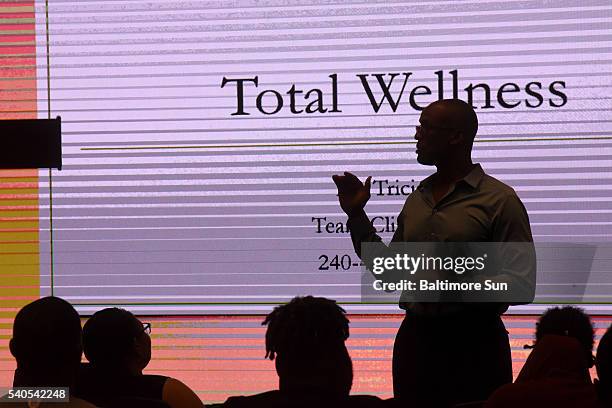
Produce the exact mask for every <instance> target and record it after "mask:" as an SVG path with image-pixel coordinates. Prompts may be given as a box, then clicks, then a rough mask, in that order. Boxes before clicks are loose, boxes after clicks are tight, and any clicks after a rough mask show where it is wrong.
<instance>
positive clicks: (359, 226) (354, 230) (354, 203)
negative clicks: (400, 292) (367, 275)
mask: <svg viewBox="0 0 612 408" xmlns="http://www.w3.org/2000/svg"><path fill="white" fill-rule="evenodd" d="M332 178H333V180H334V183H336V186H337V187H338V200H339V202H340V207H341V208H342V210H344V212H345V213H346V214H347V215H348V222H347V226H348V228H349V230H350V232H351V240H352V241H353V247H354V249H355V253H356V254H357V256H359V258H361V260H362V261H363V263H364V264H365V266H366V267H367V268H368V270H370V271H372V265H373V258H374V257H384V256H388V255H390V253H391V251H390V250H389V248H388V247H387V246H386V245H385V244H384V243H383V242H382V239H381V238H380V236H378V234H377V233H376V229H375V228H374V227H373V226H372V223H371V221H370V219H369V217H368V215H367V214H366V212H365V209H364V207H365V205H366V203H367V202H368V200H369V199H370V186H371V180H372V177H371V176H370V177H368V178H367V179H366V181H365V183H361V181H360V180H359V179H358V178H357V176H355V175H354V174H351V173H348V172H345V173H344V175H343V176H338V175H336V176H333V177H332ZM403 217H404V216H403V212H402V213H400V215H399V217H398V227H397V230H396V231H395V234H394V235H393V239H392V240H391V241H392V242H395V241H401V238H402V236H403V228H404V226H403V223H404V222H403ZM368 242H371V243H378V244H379V245H377V246H376V250H375V251H373V253H371V254H368V255H369V259H367V258H364V256H363V254H362V244H363V243H368ZM377 277H378V278H383V277H382V276H377ZM384 278H388V276H385V277H384ZM384 278H383V279H384ZM396 278H397V277H396Z"/></svg>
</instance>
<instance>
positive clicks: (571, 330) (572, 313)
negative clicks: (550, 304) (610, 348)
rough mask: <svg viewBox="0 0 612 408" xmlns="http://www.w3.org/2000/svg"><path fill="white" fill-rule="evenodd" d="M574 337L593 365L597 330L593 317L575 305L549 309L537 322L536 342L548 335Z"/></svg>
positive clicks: (589, 364) (589, 363) (588, 362)
mask: <svg viewBox="0 0 612 408" xmlns="http://www.w3.org/2000/svg"><path fill="white" fill-rule="evenodd" d="M550 334H554V335H559V336H569V337H573V338H575V339H576V340H578V342H579V343H580V345H581V346H582V350H583V351H584V356H585V358H586V361H587V364H588V367H592V366H593V363H594V361H593V344H594V342H595V330H594V329H593V323H592V322H591V318H590V317H589V316H588V315H587V314H586V313H584V311H583V310H582V309H580V308H577V307H574V306H564V307H561V308H559V307H554V308H551V309H548V310H547V311H546V312H545V313H544V314H543V315H542V317H540V320H539V321H538V322H537V323H536V334H535V336H536V344H537V343H538V341H540V340H541V339H542V338H543V337H544V336H546V335H550Z"/></svg>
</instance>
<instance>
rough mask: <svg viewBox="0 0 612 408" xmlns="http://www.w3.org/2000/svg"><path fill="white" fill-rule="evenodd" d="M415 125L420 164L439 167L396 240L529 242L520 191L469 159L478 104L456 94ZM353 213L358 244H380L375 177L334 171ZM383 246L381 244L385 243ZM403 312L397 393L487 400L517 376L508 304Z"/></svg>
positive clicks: (408, 210) (412, 202)
mask: <svg viewBox="0 0 612 408" xmlns="http://www.w3.org/2000/svg"><path fill="white" fill-rule="evenodd" d="M419 122H420V124H419V125H418V126H416V134H415V139H416V141H417V144H416V153H417V161H418V162H419V163H420V164H423V165H427V166H436V169H437V171H436V172H435V173H434V174H432V175H431V176H429V177H427V178H426V179H425V180H423V181H422V182H421V183H420V185H419V186H418V188H417V189H416V190H415V191H414V192H413V193H412V194H411V195H410V196H408V198H407V200H406V202H405V204H404V207H403V209H402V211H401V212H400V214H399V216H398V228H397V230H396V232H395V234H394V235H393V239H392V242H425V241H440V242H532V241H533V239H532V236H531V229H530V226H529V219H528V217H527V212H526V211H525V208H524V206H523V204H522V203H521V201H520V199H519V198H518V196H517V195H516V193H515V192H514V190H513V189H512V188H511V187H509V186H507V185H506V184H504V183H502V182H501V181H499V180H496V179H495V178H493V177H491V176H489V175H487V174H485V172H484V171H483V169H482V167H481V166H480V165H479V164H474V163H473V162H472V158H471V152H472V145H473V142H474V137H475V136H476V132H477V129H478V119H477V117H476V113H475V112H474V109H473V108H472V107H471V106H470V105H468V104H467V103H465V102H463V101H461V100H458V99H447V100H439V101H436V102H434V103H432V104H430V105H429V106H427V108H425V109H424V110H423V112H422V113H421V116H420V119H419ZM333 180H334V182H335V183H336V186H337V187H338V198H339V201H340V206H341V207H342V209H343V210H344V212H345V213H346V214H347V215H348V217H349V219H348V226H349V229H350V231H351V238H352V240H353V245H354V247H355V251H356V252H357V254H358V255H360V256H361V244H362V243H366V242H380V241H381V239H380V237H379V236H378V235H376V231H375V229H374V228H373V227H372V224H371V222H370V220H369V218H368V216H367V215H366V213H365V211H364V207H365V205H366V203H367V202H368V200H369V199H370V185H371V177H368V178H367V179H366V181H365V184H364V183H362V182H361V181H360V180H359V179H358V178H357V177H356V176H355V175H353V174H351V173H348V172H346V173H344V175H342V176H338V175H336V176H333ZM381 245H382V244H381ZM400 307H401V308H402V309H405V311H406V316H405V318H404V321H403V322H402V325H401V327H400V329H399V331H398V334H397V337H396V339H395V345H394V349H393V390H394V396H395V398H397V399H400V400H402V402H411V403H414V406H431V407H444V406H452V405H453V404H456V403H461V402H469V401H479V400H486V399H487V398H488V396H489V395H490V394H491V393H492V392H493V391H494V390H495V389H496V388H498V387H499V386H500V385H503V384H506V383H510V382H511V381H512V359H511V355H510V345H509V341H508V333H507V332H506V329H505V327H504V324H503V322H502V320H501V318H500V316H501V314H502V313H504V312H505V311H506V310H507V308H508V305H507V304H501V303H417V302H412V303H400Z"/></svg>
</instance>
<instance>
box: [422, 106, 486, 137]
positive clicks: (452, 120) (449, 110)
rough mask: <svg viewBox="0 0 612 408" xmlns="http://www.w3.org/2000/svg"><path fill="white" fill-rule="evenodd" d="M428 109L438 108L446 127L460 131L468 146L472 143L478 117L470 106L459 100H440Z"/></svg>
mask: <svg viewBox="0 0 612 408" xmlns="http://www.w3.org/2000/svg"><path fill="white" fill-rule="evenodd" d="M430 107H431V108H440V109H441V111H442V113H441V115H443V117H444V118H445V122H446V123H447V126H449V127H452V128H455V129H457V130H460V131H462V132H463V133H464V135H465V137H466V142H468V144H469V145H471V144H472V143H473V142H474V138H475V137H476V133H477V132H478V117H477V116H476V112H475V111H474V108H472V106H471V105H469V104H468V103H467V102H465V101H462V100H461V99H441V100H439V101H435V102H433V103H432V104H430V105H429V106H428V107H427V108H430ZM427 108H426V109H427Z"/></svg>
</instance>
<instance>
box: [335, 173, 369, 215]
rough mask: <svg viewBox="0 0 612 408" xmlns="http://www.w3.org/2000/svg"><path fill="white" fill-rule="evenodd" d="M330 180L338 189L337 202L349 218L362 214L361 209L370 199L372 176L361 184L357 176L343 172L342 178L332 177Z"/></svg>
mask: <svg viewBox="0 0 612 408" xmlns="http://www.w3.org/2000/svg"><path fill="white" fill-rule="evenodd" d="M332 179H333V180H334V183H336V187H338V201H340V207H342V210H344V212H345V213H346V214H347V215H348V216H349V217H355V216H358V215H360V214H361V213H363V208H364V207H365V205H366V203H367V202H368V200H369V199H370V187H371V185H372V176H370V177H368V178H367V179H366V181H365V183H362V182H361V181H360V180H359V178H357V176H355V175H354V174H352V173H349V172H347V171H345V172H344V175H343V176H339V175H334V176H332Z"/></svg>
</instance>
